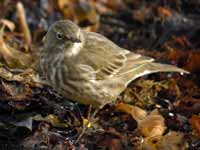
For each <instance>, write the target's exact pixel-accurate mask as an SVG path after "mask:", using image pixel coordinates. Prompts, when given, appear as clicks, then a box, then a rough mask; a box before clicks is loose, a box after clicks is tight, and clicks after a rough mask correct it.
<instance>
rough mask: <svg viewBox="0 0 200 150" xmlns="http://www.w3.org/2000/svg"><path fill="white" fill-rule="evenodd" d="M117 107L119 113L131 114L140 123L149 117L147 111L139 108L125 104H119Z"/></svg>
mask: <svg viewBox="0 0 200 150" xmlns="http://www.w3.org/2000/svg"><path fill="white" fill-rule="evenodd" d="M115 106H116V109H118V110H119V111H122V112H125V113H127V114H130V115H131V116H132V117H133V118H134V119H135V120H136V121H137V122H138V123H139V122H141V121H142V120H144V119H145V117H146V115H147V112H146V111H144V110H143V109H141V108H139V107H137V106H132V105H129V104H124V103H119V104H116V105H115Z"/></svg>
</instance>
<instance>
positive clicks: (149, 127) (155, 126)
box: [138, 113, 165, 137]
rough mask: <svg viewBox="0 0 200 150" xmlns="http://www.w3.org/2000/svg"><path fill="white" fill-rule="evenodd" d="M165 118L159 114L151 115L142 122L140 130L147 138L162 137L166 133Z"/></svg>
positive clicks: (139, 126)
mask: <svg viewBox="0 0 200 150" xmlns="http://www.w3.org/2000/svg"><path fill="white" fill-rule="evenodd" d="M164 121H165V120H164V118H163V117H162V116H161V115H159V114H154V113H153V114H150V115H147V117H146V118H145V119H144V120H143V121H141V122H140V123H139V125H138V129H139V130H140V132H141V133H142V134H143V135H144V136H145V137H153V136H160V135H162V134H163V133H164V131H165V123H164Z"/></svg>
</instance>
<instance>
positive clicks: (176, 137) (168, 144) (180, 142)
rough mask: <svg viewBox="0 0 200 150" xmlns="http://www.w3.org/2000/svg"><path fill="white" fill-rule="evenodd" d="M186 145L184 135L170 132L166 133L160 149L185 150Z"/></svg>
mask: <svg viewBox="0 0 200 150" xmlns="http://www.w3.org/2000/svg"><path fill="white" fill-rule="evenodd" d="M187 148H188V144H187V143H186V141H185V138H184V134H183V133H181V132H175V131H171V132H169V133H167V134H166V135H165V136H164V137H163V140H162V144H161V147H160V149H162V150H186V149H187Z"/></svg>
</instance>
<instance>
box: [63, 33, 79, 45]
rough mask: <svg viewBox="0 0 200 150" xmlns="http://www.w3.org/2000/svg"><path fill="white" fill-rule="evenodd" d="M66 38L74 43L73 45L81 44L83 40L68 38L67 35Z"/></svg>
mask: <svg viewBox="0 0 200 150" xmlns="http://www.w3.org/2000/svg"><path fill="white" fill-rule="evenodd" d="M65 38H66V39H67V40H69V41H72V42H73V43H81V40H80V39H78V38H76V37H73V36H68V35H66V36H65Z"/></svg>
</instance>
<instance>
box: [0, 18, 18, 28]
mask: <svg viewBox="0 0 200 150" xmlns="http://www.w3.org/2000/svg"><path fill="white" fill-rule="evenodd" d="M0 22H1V23H2V24H3V25H5V26H7V27H8V28H9V30H10V31H14V29H15V24H14V22H12V21H10V20H7V19H0Z"/></svg>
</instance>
